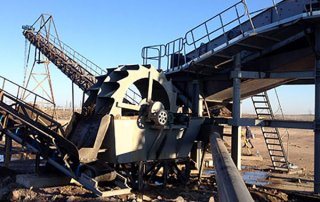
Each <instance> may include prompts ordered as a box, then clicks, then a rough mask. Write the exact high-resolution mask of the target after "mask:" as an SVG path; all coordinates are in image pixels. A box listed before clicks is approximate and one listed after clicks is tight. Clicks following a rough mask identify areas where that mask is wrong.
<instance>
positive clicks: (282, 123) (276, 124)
mask: <svg viewBox="0 0 320 202" xmlns="http://www.w3.org/2000/svg"><path fill="white" fill-rule="evenodd" d="M215 121H216V122H217V123H220V124H229V125H235V124H236V123H235V122H234V121H233V120H232V119H224V120H223V119H217V120H215ZM237 124H238V125H239V126H259V127H272V128H296V129H309V130H313V129H314V123H313V121H292V120H263V119H252V118H240V119H239V120H238V122H237Z"/></svg>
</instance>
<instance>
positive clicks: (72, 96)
mask: <svg viewBox="0 0 320 202" xmlns="http://www.w3.org/2000/svg"><path fill="white" fill-rule="evenodd" d="M71 86H72V101H71V102H72V112H74V84H73V81H71Z"/></svg>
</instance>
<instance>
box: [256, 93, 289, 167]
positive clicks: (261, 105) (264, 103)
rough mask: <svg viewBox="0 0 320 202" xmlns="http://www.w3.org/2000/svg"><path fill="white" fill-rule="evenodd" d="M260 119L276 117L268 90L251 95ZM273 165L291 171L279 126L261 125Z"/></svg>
mask: <svg viewBox="0 0 320 202" xmlns="http://www.w3.org/2000/svg"><path fill="white" fill-rule="evenodd" d="M251 99H252V103H253V106H254V109H255V112H256V114H257V118H258V119H267V120H273V119H275V116H274V113H273V111H272V107H271V104H270V101H269V97H268V94H267V92H263V93H260V94H257V95H254V96H252V97H251ZM261 131H262V135H263V137H264V140H265V143H266V145H267V149H268V152H269V156H270V159H271V162H272V166H273V168H274V169H275V170H282V171H289V162H288V157H287V154H286V152H285V150H284V146H283V143H282V138H281V135H280V132H279V129H278V128H272V127H261Z"/></svg>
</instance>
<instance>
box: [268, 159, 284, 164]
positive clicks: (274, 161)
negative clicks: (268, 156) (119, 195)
mask: <svg viewBox="0 0 320 202" xmlns="http://www.w3.org/2000/svg"><path fill="white" fill-rule="evenodd" d="M272 162H273V163H285V164H286V163H287V162H286V161H277V160H273V161H272Z"/></svg>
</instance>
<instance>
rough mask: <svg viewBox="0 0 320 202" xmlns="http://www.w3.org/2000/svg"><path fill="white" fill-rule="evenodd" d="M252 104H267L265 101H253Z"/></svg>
mask: <svg viewBox="0 0 320 202" xmlns="http://www.w3.org/2000/svg"><path fill="white" fill-rule="evenodd" d="M252 102H253V103H257V104H262V103H263V104H267V103H268V102H267V101H265V100H253V101H252Z"/></svg>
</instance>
